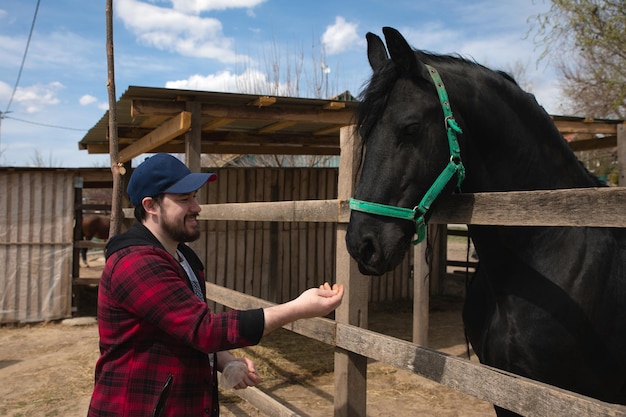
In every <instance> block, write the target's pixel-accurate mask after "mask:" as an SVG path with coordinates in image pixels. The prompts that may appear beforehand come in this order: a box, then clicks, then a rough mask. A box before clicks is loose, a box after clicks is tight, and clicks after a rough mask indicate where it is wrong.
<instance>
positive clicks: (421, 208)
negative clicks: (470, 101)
mask: <svg viewBox="0 0 626 417" xmlns="http://www.w3.org/2000/svg"><path fill="white" fill-rule="evenodd" d="M426 68H427V69H428V72H429V74H430V77H431V78H432V79H433V82H434V83H435V87H436V88H437V94H438V95H439V101H440V102H441V108H442V109H443V116H444V124H445V127H446V131H447V133H448V144H449V145H450V162H448V165H446V167H445V168H444V169H443V171H441V174H439V176H438V177H437V179H436V180H435V182H434V183H433V184H432V185H431V186H430V188H429V189H428V191H426V194H424V197H423V198H422V201H420V203H419V204H418V205H417V206H415V207H414V208H413V209H408V208H404V207H396V206H388V205H386V204H379V203H371V202H368V201H362V200H356V199H354V198H351V199H350V200H349V201H350V209H351V210H356V211H362V212H365V213H370V214H378V215H380V216H386V217H395V218H398V219H404V220H411V221H414V222H415V233H416V234H417V239H416V240H414V241H413V244H418V243H420V242H421V241H423V240H424V237H426V220H425V219H424V216H425V215H426V212H427V211H428V210H429V209H430V206H431V204H432V203H433V201H435V199H436V198H437V197H438V196H439V194H441V191H443V189H444V188H445V186H446V185H448V183H449V182H450V180H451V179H452V177H453V176H454V175H455V174H456V176H457V184H456V186H457V188H460V187H461V183H462V182H463V180H464V179H465V167H464V166H463V163H462V162H461V149H460V148H459V141H458V140H457V137H456V134H457V133H463V132H462V131H461V128H460V127H459V125H458V124H457V122H456V120H455V119H454V116H453V115H452V109H451V108H450V102H449V101H448V93H447V92H446V88H445V86H444V85H443V81H442V80H441V77H440V76H439V73H438V72H437V70H436V69H434V68H433V67H431V66H430V65H426Z"/></svg>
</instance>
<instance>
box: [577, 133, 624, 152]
mask: <svg viewBox="0 0 626 417" xmlns="http://www.w3.org/2000/svg"><path fill="white" fill-rule="evenodd" d="M568 145H569V147H570V148H571V149H572V151H574V152H580V151H591V150H595V149H603V148H613V147H615V146H616V145H617V137H616V136H604V137H601V138H591V139H581V140H573V141H571V142H568Z"/></svg>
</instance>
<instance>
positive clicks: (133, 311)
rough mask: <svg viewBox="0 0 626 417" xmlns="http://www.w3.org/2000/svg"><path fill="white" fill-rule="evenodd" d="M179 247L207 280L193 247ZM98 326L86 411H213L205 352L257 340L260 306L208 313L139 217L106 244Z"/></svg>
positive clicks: (212, 380) (212, 379) (213, 385)
mask: <svg viewBox="0 0 626 417" xmlns="http://www.w3.org/2000/svg"><path fill="white" fill-rule="evenodd" d="M179 250H181V252H183V254H184V256H185V258H186V259H187V260H188V261H189V263H190V264H191V266H192V268H193V269H194V271H195V273H196V276H197V277H198V280H199V281H200V282H201V283H202V282H204V271H203V268H202V264H201V262H200V260H199V259H198V257H197V256H196V255H195V253H194V252H193V251H192V250H191V249H190V248H189V247H188V246H186V245H183V244H181V245H179ZM201 287H202V291H203V293H204V292H205V291H206V290H205V287H204V285H201ZM98 329H99V332H100V353H101V356H100V359H99V360H98V362H97V364H96V371H95V387H94V392H93V395H92V398H91V404H90V406H89V414H88V416H89V417H96V416H100V417H103V416H107V417H113V416H115V417H122V416H124V417H131V416H132V417H134V416H137V417H147V416H160V417H166V416H185V417H187V416H192V417H193V416H217V415H219V405H218V398H217V377H216V372H214V369H212V367H211V364H210V363H209V357H208V353H213V352H218V351H222V350H228V349H233V348H238V347H244V346H250V345H254V344H256V343H258V342H259V340H260V339H261V335H262V333H263V312H262V310H248V311H230V312H227V313H222V314H212V313H211V311H210V310H209V308H208V306H207V304H206V303H205V302H202V301H200V300H199V299H198V297H196V296H195V295H194V293H193V290H192V288H191V284H190V282H189V278H188V277H187V275H186V274H185V272H184V270H183V268H182V267H181V266H180V264H179V263H178V262H177V261H176V260H175V259H174V258H173V257H172V256H171V255H170V254H169V253H168V252H167V251H165V249H164V248H163V247H162V246H161V245H160V243H159V242H158V240H157V239H156V238H155V237H154V236H153V235H152V234H151V233H150V232H149V230H148V229H147V228H145V227H144V226H143V225H141V224H139V223H136V224H135V225H134V226H133V227H132V228H131V229H130V230H129V231H127V232H126V233H123V234H121V235H118V236H116V237H114V238H113V239H111V241H110V242H109V244H108V245H107V262H106V266H105V268H104V271H103V272H102V277H101V279H100V287H99V290H98Z"/></svg>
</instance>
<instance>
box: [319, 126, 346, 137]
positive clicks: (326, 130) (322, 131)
mask: <svg viewBox="0 0 626 417" xmlns="http://www.w3.org/2000/svg"><path fill="white" fill-rule="evenodd" d="M342 127H343V126H342V125H335V126H331V127H326V128H324V129H319V130H316V131H315V132H313V135H314V136H321V135H328V134H330V133H335V132H338V131H339V130H340V129H341V128H342Z"/></svg>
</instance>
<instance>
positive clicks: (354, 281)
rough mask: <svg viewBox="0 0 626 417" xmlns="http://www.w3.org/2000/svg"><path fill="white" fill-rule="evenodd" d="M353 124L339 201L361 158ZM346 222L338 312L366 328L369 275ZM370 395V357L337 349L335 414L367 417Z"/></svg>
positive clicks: (344, 136)
mask: <svg viewBox="0 0 626 417" xmlns="http://www.w3.org/2000/svg"><path fill="white" fill-rule="evenodd" d="M356 135H357V133H356V130H355V129H354V126H347V127H343V128H341V132H340V135H339V137H340V143H341V157H340V161H339V178H338V190H337V194H338V200H339V201H342V200H346V199H348V198H349V197H351V196H352V193H353V189H354V181H355V174H356V165H357V161H358V157H356V152H357V150H356V149H355V148H356V147H355V146H353V145H354V143H355V141H356V138H357V137H356ZM346 229H347V224H346V223H337V258H336V266H337V267H336V271H337V277H336V280H337V283H338V284H343V285H344V286H345V292H344V297H343V302H342V304H341V306H340V307H339V308H338V309H337V310H336V312H335V320H336V321H337V322H339V323H346V324H351V325H354V326H359V327H362V328H367V318H368V315H367V303H368V299H369V286H370V284H369V278H368V277H365V276H363V275H361V274H360V273H359V271H358V267H357V264H356V262H355V261H354V259H352V258H351V257H350V255H349V254H348V251H347V249H346V241H345V237H346ZM366 398H367V357H365V356H361V355H358V354H356V353H354V352H350V351H347V350H344V349H341V348H336V349H335V403H334V410H335V411H334V415H335V417H350V416H365V415H366Z"/></svg>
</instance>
